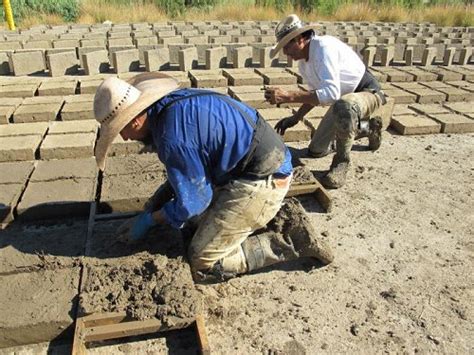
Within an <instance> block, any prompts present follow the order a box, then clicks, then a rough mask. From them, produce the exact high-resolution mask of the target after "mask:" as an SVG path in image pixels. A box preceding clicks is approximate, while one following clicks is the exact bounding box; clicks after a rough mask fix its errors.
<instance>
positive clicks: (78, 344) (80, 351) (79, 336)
mask: <svg viewBox="0 0 474 355" xmlns="http://www.w3.org/2000/svg"><path fill="white" fill-rule="evenodd" d="M84 329H85V325H84V321H83V320H82V319H81V318H77V319H76V326H75V330H74V340H73V343H72V355H86V354H87V349H86V345H85V343H84V341H83V336H84Z"/></svg>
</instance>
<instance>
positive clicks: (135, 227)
mask: <svg viewBox="0 0 474 355" xmlns="http://www.w3.org/2000/svg"><path fill="white" fill-rule="evenodd" d="M154 225H156V222H155V221H154V219H153V216H152V215H151V213H150V212H144V213H140V214H139V215H138V216H136V217H134V218H131V219H129V220H127V221H125V223H123V224H122V225H121V226H120V227H119V228H118V229H117V234H118V239H119V240H120V241H122V242H126V243H133V242H136V241H139V240H140V239H143V238H144V237H145V236H146V234H147V233H148V231H149V230H150V228H151V227H153V226H154Z"/></svg>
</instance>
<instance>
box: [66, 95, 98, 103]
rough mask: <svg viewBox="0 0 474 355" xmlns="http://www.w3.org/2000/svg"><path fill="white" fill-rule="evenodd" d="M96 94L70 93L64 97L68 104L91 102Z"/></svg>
mask: <svg viewBox="0 0 474 355" xmlns="http://www.w3.org/2000/svg"><path fill="white" fill-rule="evenodd" d="M94 96H95V95H94V94H83V95H68V96H65V97H64V101H65V102H66V103H67V104H72V103H78V102H86V103H91V102H93V101H94Z"/></svg>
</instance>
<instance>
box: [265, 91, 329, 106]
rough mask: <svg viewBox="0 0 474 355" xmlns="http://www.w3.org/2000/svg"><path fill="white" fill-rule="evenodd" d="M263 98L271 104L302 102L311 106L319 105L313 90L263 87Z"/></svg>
mask: <svg viewBox="0 0 474 355" xmlns="http://www.w3.org/2000/svg"><path fill="white" fill-rule="evenodd" d="M265 99H266V100H267V101H268V102H270V103H271V104H273V105H275V104H284V103H302V104H308V105H312V106H317V105H319V104H320V103H319V99H318V96H317V95H316V93H315V92H314V91H303V90H299V91H286V90H283V89H280V88H278V87H268V88H266V89H265Z"/></svg>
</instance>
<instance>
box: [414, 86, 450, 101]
mask: <svg viewBox="0 0 474 355" xmlns="http://www.w3.org/2000/svg"><path fill="white" fill-rule="evenodd" d="M407 91H408V92H410V93H412V94H414V95H416V102H418V103H420V104H424V103H433V102H442V101H444V100H445V99H446V95H445V94H443V93H442V92H439V91H435V90H431V89H407Z"/></svg>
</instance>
